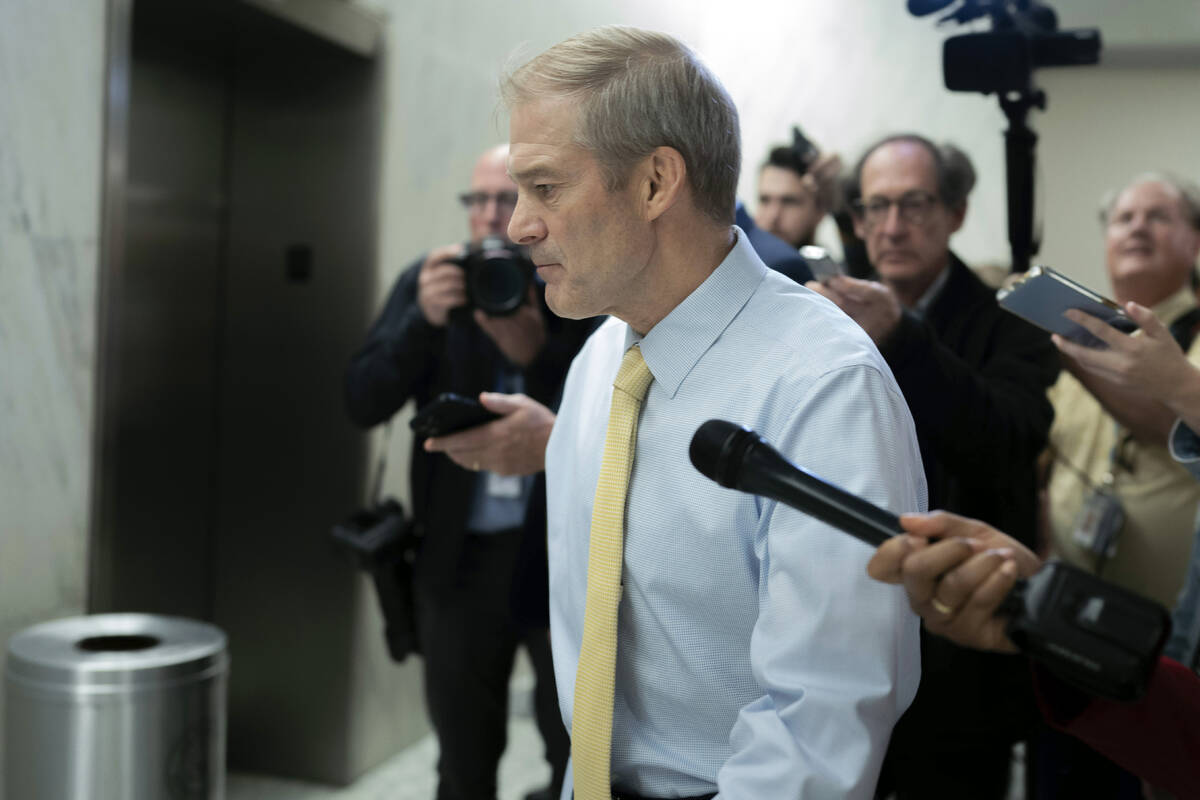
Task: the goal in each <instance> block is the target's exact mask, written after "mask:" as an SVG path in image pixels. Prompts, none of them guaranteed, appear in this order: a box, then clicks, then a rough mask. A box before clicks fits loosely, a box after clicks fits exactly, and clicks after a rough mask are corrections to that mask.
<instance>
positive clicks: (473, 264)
mask: <svg viewBox="0 0 1200 800" xmlns="http://www.w3.org/2000/svg"><path fill="white" fill-rule="evenodd" d="M453 263H455V264H458V265H459V266H460V267H462V268H463V271H465V272H466V274H467V275H466V279H467V308H478V309H479V310H481V311H482V312H483V313H485V314H487V315H488V316H490V317H505V316H508V315H509V314H513V313H515V312H516V310H517V309H518V308H520V307H521V304H522V303H524V302H525V298H526V296H527V295H528V294H529V285H530V283H531V282H532V281H533V262H532V261H530V260H529V256H528V255H526V254H525V251H524V250H523V249H522V248H520V247H518V246H516V245H513V244H509V243H508V242H506V241H505V240H504V239H501V238H500V237H499V236H488V237H486V238H484V239H483V240H482V241H481V242H479V244H477V245H476V244H470V245H468V246H467V252H466V254H465V255H464V256H462V257H461V258H458V259H455V260H454V262H453Z"/></svg>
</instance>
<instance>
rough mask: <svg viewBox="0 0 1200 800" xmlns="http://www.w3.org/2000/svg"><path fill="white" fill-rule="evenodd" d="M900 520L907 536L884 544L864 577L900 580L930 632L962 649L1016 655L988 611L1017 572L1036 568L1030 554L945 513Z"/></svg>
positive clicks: (1015, 543)
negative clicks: (962, 646) (933, 540)
mask: <svg viewBox="0 0 1200 800" xmlns="http://www.w3.org/2000/svg"><path fill="white" fill-rule="evenodd" d="M900 524H901V526H902V527H903V528H904V529H905V530H906V531H908V532H909V535H908V536H897V537H895V538H893V539H891V540H889V541H887V542H884V544H882V545H881V546H880V547H879V549H878V550H877V551H876V553H875V555H874V557H872V559H871V561H870V563H868V565H867V572H868V574H869V575H870V576H871V577H872V578H875V579H876V580H880V581H883V582H885V583H901V584H903V585H904V589H905V592H906V593H907V594H908V598H909V604H910V605H911V606H912V609H913V611H915V612H916V613H917V614H919V615H920V616H921V618H922V619H923V620H924V621H925V627H926V629H927V630H929V631H930V632H931V633H934V634H937V635H939V636H944V637H946V638H948V639H950V640H951V641H953V642H955V643H957V644H960V645H964V646H966V647H974V648H977V649H981V650H994V651H998V652H1009V653H1011V652H1016V648H1015V646H1014V645H1013V644H1012V642H1010V641H1009V640H1008V637H1007V636H1005V634H1004V626H1005V620H1004V619H1003V618H999V617H996V616H995V612H996V609H997V608H998V607H999V605H1000V603H1001V601H1002V600H1003V599H1004V597H1005V595H1007V594H1008V592H1009V590H1010V589H1011V588H1012V586H1013V583H1014V582H1015V581H1016V579H1017V577H1018V576H1021V577H1027V576H1028V575H1032V574H1033V573H1034V572H1036V571H1037V569H1038V567H1039V566H1040V561H1039V560H1038V558H1037V556H1035V555H1034V554H1033V553H1032V552H1031V551H1029V550H1028V549H1027V548H1026V547H1025V546H1024V545H1022V544H1021V543H1020V542H1018V541H1016V540H1015V539H1012V538H1011V537H1009V536H1006V535H1005V534H1003V533H1001V532H1000V531H998V530H996V529H995V528H993V527H991V526H990V525H986V524H985V523H982V522H979V521H976V520H970V519H966V518H965V517H960V516H957V515H955V514H949V513H946V512H944V511H937V512H933V513H931V514H905V515H903V516H902V517H901V518H900ZM931 537H940V538H941V541H937V542H930V541H929V540H930V538H931Z"/></svg>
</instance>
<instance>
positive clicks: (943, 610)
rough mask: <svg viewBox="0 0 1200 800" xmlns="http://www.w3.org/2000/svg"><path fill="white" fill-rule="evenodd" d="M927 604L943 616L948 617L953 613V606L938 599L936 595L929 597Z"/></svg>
mask: <svg viewBox="0 0 1200 800" xmlns="http://www.w3.org/2000/svg"><path fill="white" fill-rule="evenodd" d="M929 605H931V606H933V607H934V609H936V610H937V612H938V613H939V614H942V615H944V616H947V617H949V616H952V615H953V614H954V609H953V608H951V607H950V606H948V605H946V604H945V603H943V602H942V601H941V600H938V599H937V598H936V597H931V598H929Z"/></svg>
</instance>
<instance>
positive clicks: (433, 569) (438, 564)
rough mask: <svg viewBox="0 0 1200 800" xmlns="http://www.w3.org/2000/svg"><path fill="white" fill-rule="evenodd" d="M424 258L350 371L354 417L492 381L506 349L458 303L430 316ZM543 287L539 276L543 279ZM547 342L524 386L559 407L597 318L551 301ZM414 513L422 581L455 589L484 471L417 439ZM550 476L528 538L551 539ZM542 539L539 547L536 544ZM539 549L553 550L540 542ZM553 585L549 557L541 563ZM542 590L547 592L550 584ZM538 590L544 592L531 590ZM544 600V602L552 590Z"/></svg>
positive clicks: (403, 280)
mask: <svg viewBox="0 0 1200 800" xmlns="http://www.w3.org/2000/svg"><path fill="white" fill-rule="evenodd" d="M423 262H424V258H423V257H422V258H419V259H417V260H416V261H415V262H414V263H413V264H412V265H411V266H410V267H409V268H408V269H406V270H405V271H404V273H403V274H402V275H401V276H400V278H399V279H398V280H397V281H396V285H395V287H394V288H393V289H392V293H391V295H390V296H389V297H388V300H387V303H386V305H385V306H384V309H383V312H382V313H381V314H380V316H379V319H378V320H377V321H376V322H375V325H374V326H373V327H372V328H371V331H370V333H369V334H368V336H367V341H366V344H365V345H364V346H363V348H362V349H361V350H359V352H358V353H356V354H355V355H354V357H353V358H352V359H351V361H350V366H349V368H348V369H347V372H346V405H347V409H348V411H349V414H350V417H351V419H352V420H354V422H355V423H357V424H358V425H361V426H363V427H369V426H372V425H376V424H378V423H380V422H383V421H385V420H387V419H389V418H391V416H392V415H393V414H395V413H396V411H398V410H399V409H400V408H401V406H403V405H404V404H405V403H406V402H408V401H409V400H410V399H413V400H415V401H416V405H417V407H418V408H420V407H422V406H424V405H425V404H426V403H428V402H429V401H430V400H431V399H432V398H434V397H436V396H437V395H438V394H440V393H442V392H457V393H459V394H463V395H467V396H469V397H474V396H477V395H478V394H479V393H480V392H482V391H490V390H492V389H493V388H494V385H493V384H494V380H495V376H496V369H497V365H498V364H500V363H501V361H502V360H503V359H504V355H503V354H502V353H501V352H500V351H499V349H498V348H497V347H496V345H495V343H494V342H492V340H491V338H490V337H488V336H487V335H486V334H485V333H484V332H483V331H482V330H480V328H479V326H477V325H476V324H475V322H474V320H473V319H472V318H471V315H470V313H465V310H464V313H460V312H457V311H455V312H451V319H450V321H449V323H448V324H447V325H446V326H445V327H444V328H435V327H433V326H432V325H430V324H429V323H428V322H427V321H426V320H425V317H424V315H423V314H422V313H421V309H420V308H419V307H418V305H417V276H418V274H419V273H420V271H421V264H422V263H423ZM539 286H540V285H539ZM542 303H543V308H542V312H543V315H544V316H545V319H546V327H547V333H548V336H547V341H546V346H545V348H544V349H543V350H542V352H541V354H540V355H539V356H538V357H537V359H536V360H535V361H534V362H533V363H532V364H531V365H530V366H529V367H527V368H526V369H525V370H524V371H523V375H524V379H525V393H526V394H527V395H529V396H530V397H532V398H534V399H535V400H537V401H539V402H541V403H543V404H544V405H547V406H550V407H551V408H553V407H556V406H557V402H558V396H559V392H560V391H561V388H562V383H563V381H564V379H565V378H566V374H567V368H568V367H569V366H570V364H571V359H572V358H574V357H575V353H576V352H578V350H579V348H580V347H581V346H582V344H583V342H584V340H586V339H587V337H588V335H590V333H591V332H592V330H593V329H594V328H595V326H596V324H597V322H598V321H597V320H583V321H574V320H564V319H561V318H559V317H557V316H555V315H554V314H553V313H552V312H550V310H549V309H548V308H546V307H545V301H544V298H543V300H542ZM411 466H412V471H411V479H412V503H413V508H412V514H413V519H414V521H415V523H416V526H417V531H418V533H419V534H421V535H422V536H423V537H424V541H423V545H422V548H421V554H420V556H419V559H418V563H417V568H416V574H417V580H419V581H422V582H424V583H425V584H426V585H427V586H428V587H430V588H431V589H432V590H433V591H435V592H441V591H445V590H448V589H449V588H450V587H451V586H452V581H453V578H454V575H455V572H456V570H457V567H458V559H459V556H460V554H461V552H462V544H463V541H464V537H465V536H466V532H467V531H466V523H467V519H468V514H469V512H470V503H469V500H470V498H471V496H472V487H473V485H474V481H475V480H476V475H475V474H474V473H472V472H470V471H469V470H465V469H463V468H461V467H459V466H458V465H456V464H455V463H454V462H453V461H451V460H450V459H449V458H447V457H446V456H445V455H443V454H440V453H426V452H425V451H424V450H423V449H422V448H421V443H420V442H419V441H414V442H413V450H412V461H411ZM544 506H545V483H544V479H543V478H542V476H539V477H538V480H537V483H536V484H535V486H534V491H533V494H532V496H531V497H530V500H529V508H530V513H529V514H527V517H526V525H525V538H526V539H530V538H533V539H535V540H539V541H540V540H544V538H545V535H546V529H545V509H544ZM536 544H537V542H534V545H535V546H534V547H533V552H537V548H536ZM541 552H542V553H544V552H545V545H544V543H542V545H541ZM529 573H530V574H531V575H539V574H540V576H541V581H542V584H541V585H542V586H543V587H544V586H545V581H546V578H545V564H544V556H543V562H542V564H541V569H540V571H539V570H537V569H530V570H529ZM543 593H544V592H543ZM530 595H531V596H532V597H537V596H538V592H537V591H536V590H532V591H531V592H530ZM541 602H542V603H543V604H544V603H545V599H544V598H542V600H541Z"/></svg>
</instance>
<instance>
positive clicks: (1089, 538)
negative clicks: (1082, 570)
mask: <svg viewBox="0 0 1200 800" xmlns="http://www.w3.org/2000/svg"><path fill="white" fill-rule="evenodd" d="M1124 524H1125V509H1124V508H1122V507H1121V501H1120V500H1118V499H1117V498H1116V497H1115V496H1114V495H1113V494H1112V492H1109V491H1106V490H1104V489H1093V490H1092V491H1090V492H1088V494H1087V497H1085V498H1084V499H1083V507H1082V508H1080V509H1079V516H1078V517H1076V518H1075V530H1074V531H1073V532H1072V533H1071V539H1072V540H1073V541H1074V542H1075V543H1076V544H1077V545H1079V546H1080V547H1083V548H1085V549H1087V550H1090V551H1091V552H1093V553H1095V554H1096V555H1102V556H1104V557H1105V558H1112V556H1113V555H1115V554H1116V552H1117V534H1118V533H1120V532H1121V526H1122V525H1124Z"/></svg>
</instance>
